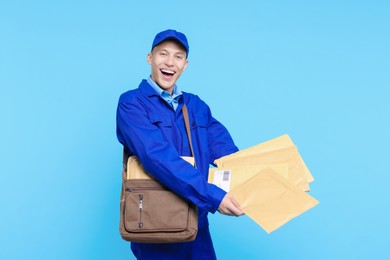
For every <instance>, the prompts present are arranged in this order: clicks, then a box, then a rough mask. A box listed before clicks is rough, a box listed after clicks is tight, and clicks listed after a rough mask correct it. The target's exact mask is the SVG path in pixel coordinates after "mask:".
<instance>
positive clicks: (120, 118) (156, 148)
mask: <svg viewBox="0 0 390 260" xmlns="http://www.w3.org/2000/svg"><path fill="white" fill-rule="evenodd" d="M117 135H118V139H119V141H120V142H121V143H122V144H123V145H124V146H126V147H127V148H129V150H130V151H131V152H132V153H133V154H134V155H136V156H137V157H138V158H139V159H140V161H141V162H142V164H143V166H144V168H145V169H146V170H147V171H148V172H149V173H150V174H152V175H153V176H154V177H155V178H157V179H158V180H159V181H160V182H161V183H162V184H164V185H165V186H167V187H168V188H170V189H172V190H173V191H175V192H176V193H177V194H178V195H180V196H182V197H185V198H187V199H188V200H190V201H192V202H193V203H195V204H196V205H198V206H199V207H200V208H203V209H205V210H207V211H210V212H215V211H216V210H217V208H218V206H219V204H220V201H221V199H222V198H223V196H224V192H223V191H219V192H215V189H216V188H217V187H216V186H215V185H213V184H208V183H207V181H206V180H205V179H204V177H203V176H202V174H200V173H199V172H198V171H197V170H196V169H195V168H193V167H192V166H191V165H190V164H189V163H187V162H185V161H184V160H183V159H181V158H180V156H179V154H178V153H177V151H176V149H175V147H174V146H173V145H171V144H170V143H169V142H167V141H165V140H164V136H163V133H162V132H161V130H160V129H159V127H158V126H157V125H156V124H153V123H152V122H151V119H150V118H149V117H148V113H147V112H146V110H145V108H144V107H143V106H142V104H141V102H124V101H120V102H119V105H118V110H117Z"/></svg>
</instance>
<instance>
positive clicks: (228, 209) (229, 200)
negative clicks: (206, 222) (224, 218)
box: [218, 194, 244, 216]
mask: <svg viewBox="0 0 390 260" xmlns="http://www.w3.org/2000/svg"><path fill="white" fill-rule="evenodd" d="M218 212H219V213H221V214H224V215H228V216H241V215H243V214H244V212H243V211H242V209H241V207H240V205H239V204H238V202H237V201H236V200H235V199H234V198H233V196H231V195H230V194H226V195H225V197H224V198H223V200H222V202H221V204H220V206H219V208H218Z"/></svg>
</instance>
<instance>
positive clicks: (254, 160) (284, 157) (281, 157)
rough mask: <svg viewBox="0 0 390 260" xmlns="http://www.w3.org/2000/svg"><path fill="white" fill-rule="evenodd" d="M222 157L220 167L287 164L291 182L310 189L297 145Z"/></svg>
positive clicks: (305, 189) (307, 189)
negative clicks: (226, 157) (246, 154)
mask: <svg viewBox="0 0 390 260" xmlns="http://www.w3.org/2000/svg"><path fill="white" fill-rule="evenodd" d="M221 159H224V160H222V161H220V162H219V164H218V167H223V168H229V167H233V166H245V165H268V164H287V165H288V180H289V182H291V184H293V185H295V186H297V187H299V188H300V189H301V190H303V191H309V185H308V182H307V180H306V176H305V173H304V165H303V163H302V161H301V160H300V159H299V153H298V150H297V148H296V147H295V146H291V147H287V148H283V149H279V150H275V151H268V152H266V153H261V154H254V155H250V156H243V157H240V156H239V157H230V158H229V159H228V160H225V158H221Z"/></svg>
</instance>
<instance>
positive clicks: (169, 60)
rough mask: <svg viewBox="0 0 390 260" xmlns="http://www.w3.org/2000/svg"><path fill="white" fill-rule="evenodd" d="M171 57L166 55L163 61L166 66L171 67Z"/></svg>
mask: <svg viewBox="0 0 390 260" xmlns="http://www.w3.org/2000/svg"><path fill="white" fill-rule="evenodd" d="M173 58H174V57H173V55H168V56H167V58H166V59H165V64H166V65H167V66H173Z"/></svg>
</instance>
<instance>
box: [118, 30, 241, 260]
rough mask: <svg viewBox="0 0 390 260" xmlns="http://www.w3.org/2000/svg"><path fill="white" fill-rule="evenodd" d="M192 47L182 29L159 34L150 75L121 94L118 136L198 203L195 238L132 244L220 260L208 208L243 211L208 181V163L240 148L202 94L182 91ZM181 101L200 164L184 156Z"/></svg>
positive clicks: (153, 252) (144, 254) (144, 252)
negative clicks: (136, 86) (136, 85)
mask: <svg viewBox="0 0 390 260" xmlns="http://www.w3.org/2000/svg"><path fill="white" fill-rule="evenodd" d="M188 51H189V47H188V42H187V38H186V36H185V35H184V34H182V33H180V32H177V31H174V30H166V31H163V32H161V33H159V34H157V35H156V37H155V40H154V42H153V45H152V51H151V53H149V54H148V56H147V61H148V62H149V64H151V68H152V73H151V76H150V77H149V78H147V79H144V80H142V82H141V83H140V84H139V86H138V88H136V89H133V90H129V91H127V92H125V93H123V94H122V95H121V96H120V98H119V103H118V108H117V137H118V140H119V142H120V143H121V144H122V145H123V146H124V148H125V152H126V155H127V156H128V157H129V156H132V155H135V156H137V157H138V158H139V159H140V161H141V162H142V164H143V166H144V168H145V169H146V170H147V171H148V172H149V173H150V174H152V175H153V176H154V177H155V178H156V179H158V180H159V181H160V182H161V183H162V184H164V185H165V186H167V187H168V188H170V189H171V190H172V191H174V192H175V193H177V194H178V195H180V196H182V197H183V198H185V199H187V200H189V201H191V202H193V203H194V204H196V205H197V206H198V208H199V230H198V234H197V237H196V239H195V241H192V242H185V243H170V244H148V243H134V242H133V243H132V244H131V249H132V251H133V253H134V255H135V256H136V257H137V259H216V255H215V252H214V248H213V244H212V240H211V237H210V233H209V228H208V221H207V214H208V212H211V213H215V212H216V211H217V210H218V211H220V212H221V213H222V214H227V215H236V216H238V215H241V214H242V212H241V211H240V208H239V206H238V204H236V202H235V201H234V198H232V197H228V196H226V192H225V191H223V190H222V189H220V188H218V187H217V186H215V185H214V184H210V183H208V182H207V179H208V169H209V166H210V164H213V162H214V160H216V159H218V158H220V157H222V156H225V155H228V154H231V153H234V152H236V151H237V150H238V149H237V147H236V146H235V144H234V142H233V140H232V138H231V136H230V134H229V132H228V131H227V129H226V128H225V127H224V126H223V125H222V124H221V123H220V122H218V121H217V120H216V119H215V118H214V117H213V116H212V114H211V111H210V108H209V106H208V105H207V104H206V103H205V102H204V101H202V100H201V99H200V98H199V97H198V96H196V95H194V94H190V93H186V92H184V91H183V92H182V91H180V90H179V88H178V86H177V85H176V81H177V79H178V78H179V77H180V75H181V73H182V72H183V71H184V70H185V68H186V66H187V64H188V61H187V56H188ZM183 104H186V105H187V107H188V112H189V119H190V122H191V126H190V128H191V135H192V143H193V148H194V155H195V159H196V166H197V168H194V167H192V166H191V165H190V164H188V163H187V162H186V161H184V160H183V159H182V158H181V157H180V156H191V150H190V146H189V143H188V138H187V133H186V129H185V125H184V118H183V113H182V107H183ZM232 202H233V204H232ZM229 207H230V208H229ZM235 207H236V208H235Z"/></svg>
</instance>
